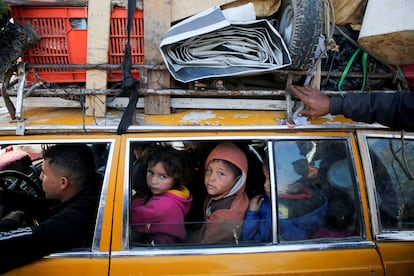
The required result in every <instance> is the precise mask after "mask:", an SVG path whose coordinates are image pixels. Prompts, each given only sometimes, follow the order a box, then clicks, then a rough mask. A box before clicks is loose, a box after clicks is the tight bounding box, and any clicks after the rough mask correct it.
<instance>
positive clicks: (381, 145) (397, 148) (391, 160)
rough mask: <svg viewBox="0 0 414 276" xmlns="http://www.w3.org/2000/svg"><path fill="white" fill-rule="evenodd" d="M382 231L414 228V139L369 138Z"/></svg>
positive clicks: (380, 230)
mask: <svg viewBox="0 0 414 276" xmlns="http://www.w3.org/2000/svg"><path fill="white" fill-rule="evenodd" d="M367 144H368V148H369V155H370V161H371V163H372V170H373V175H374V179H375V191H376V193H375V194H376V204H377V206H378V215H379V218H380V226H379V227H380V229H379V232H380V233H393V232H395V231H407V230H413V229H414V199H413V198H414V140H412V139H396V138H382V137H381V138H377V137H370V138H367Z"/></svg>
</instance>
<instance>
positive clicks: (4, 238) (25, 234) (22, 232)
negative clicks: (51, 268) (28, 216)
mask: <svg viewBox="0 0 414 276" xmlns="http://www.w3.org/2000/svg"><path fill="white" fill-rule="evenodd" d="M0 249H1V250H0V274H3V273H6V272H7V271H10V270H12V269H14V268H17V267H20V266H23V265H26V264H28V263H31V262H33V261H35V260H38V259H41V258H42V257H43V256H45V255H47V254H48V253H49V252H47V251H46V250H45V249H44V248H43V246H42V244H41V243H39V241H38V240H37V239H35V238H34V236H33V231H32V229H31V228H30V227H26V228H18V229H15V230H12V231H7V232H0Z"/></svg>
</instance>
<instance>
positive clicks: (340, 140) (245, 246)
mask: <svg viewBox="0 0 414 276" xmlns="http://www.w3.org/2000/svg"><path fill="white" fill-rule="evenodd" d="M292 133H293V132H290V133H289V134H286V135H279V134H276V133H274V132H269V133H263V132H260V133H255V132H236V131H232V132H231V135H230V134H229V133H227V132H224V133H220V132H215V133H211V134H210V133H206V132H203V133H157V134H156V135H155V134H151V133H145V134H144V133H143V134H139V135H124V137H123V140H122V141H123V145H124V147H123V148H122V149H121V156H124V158H125V160H124V166H123V167H122V166H121V167H120V171H119V174H118V175H119V181H118V183H122V184H123V185H124V187H123V188H122V189H121V187H118V188H117V191H116V196H115V202H116V203H115V209H114V217H113V218H114V227H113V234H112V251H111V270H110V275H259V274H263V275H292V274H298V275H315V274H317V275H351V274H352V275H373V274H375V275H383V268H382V264H381V261H380V258H379V256H378V253H377V252H376V250H375V244H374V242H373V240H372V236H371V234H370V232H369V223H368V220H367V219H368V210H367V208H366V207H367V200H366V193H365V190H364V189H360V188H361V184H362V183H363V182H362V181H363V179H362V172H361V169H360V161H359V158H358V156H357V155H356V153H357V151H356V150H357V148H356V143H355V139H354V138H353V136H352V135H351V134H349V133H340V134H338V133H334V134H333V133H328V134H325V135H321V134H320V133H312V134H304V133H296V134H295V135H292ZM224 141H231V142H233V143H235V144H236V145H238V146H239V147H240V148H242V149H243V150H244V152H245V153H246V156H247V157H248V161H249V173H250V174H251V175H250V179H248V180H247V185H246V189H247V190H246V192H247V193H248V195H249V197H252V196H253V195H255V194H260V193H261V192H262V191H263V180H264V177H263V174H262V166H261V164H262V162H263V158H268V162H269V165H270V168H271V173H270V175H271V177H270V178H271V187H272V196H271V206H272V207H271V208H272V209H271V213H272V215H271V220H270V233H272V234H271V236H270V237H269V238H267V237H266V238H265V239H262V240H259V239H257V240H255V239H246V240H244V238H243V235H242V236H238V235H236V234H235V235H234V240H233V241H231V242H226V243H200V242H188V241H185V242H183V243H175V244H155V243H146V242H142V241H140V240H139V239H137V238H136V236H135V233H134V232H133V231H131V226H132V224H131V221H130V217H131V208H130V205H131V200H132V197H133V196H134V194H135V191H134V190H133V189H134V187H135V186H134V185H133V184H132V179H131V176H132V171H133V170H132V164H133V163H134V157H133V149H134V148H135V147H136V144H139V145H140V146H142V144H146V145H150V144H154V143H156V144H170V145H174V146H175V147H177V148H181V149H183V150H188V151H190V152H191V153H192V154H195V156H196V157H197V158H200V159H198V161H195V162H194V163H193V166H194V168H195V171H197V172H200V173H201V175H202V173H203V169H204V161H205V157H206V153H207V154H208V152H209V151H210V150H211V149H213V148H214V146H215V145H217V144H218V143H221V142H224ZM316 144H318V145H321V147H320V148H319V149H325V151H324V152H319V149H318V150H316V148H315V147H313V145H316ZM298 145H301V146H300V148H302V150H303V152H302V153H301V152H300V150H299V148H298ZM289 150H290V151H289ZM264 151H265V152H267V153H268V155H263V152H264ZM304 151H307V152H306V153H304ZM266 156H267V157H266ZM306 156H309V160H308V159H306V158H307V157H306ZM310 156H313V158H312V157H310ZM331 157H337V160H336V161H339V160H341V159H345V160H346V162H345V169H343V167H341V166H340V165H338V167H339V172H332V176H331V178H333V179H334V178H338V177H336V175H335V174H339V175H341V173H344V170H345V171H347V170H348V174H347V179H348V182H346V183H337V185H338V190H340V193H339V194H340V195H341V196H344V195H346V196H348V195H352V198H351V200H350V201H349V202H350V203H351V204H352V205H353V207H354V208H352V210H353V211H352V212H350V213H349V214H348V213H346V212H344V213H342V214H341V215H340V216H339V217H337V221H339V222H340V221H341V219H342V220H343V221H344V223H343V224H342V226H341V227H339V228H337V229H332V228H330V229H329V227H328V226H329V225H328V224H326V221H325V220H322V221H320V222H319V223H316V224H313V223H310V224H311V227H309V228H311V229H310V230H309V233H308V235H307V236H306V237H305V236H301V237H298V236H296V237H295V236H293V235H292V236H291V237H290V239H284V238H283V237H284V235H282V234H281V231H283V229H282V228H283V227H282V225H286V224H289V223H292V224H294V223H295V222H293V220H292V221H286V220H285V221H283V220H282V215H281V214H284V215H288V212H286V209H289V208H283V206H282V205H283V204H281V203H280V202H279V201H281V198H282V197H279V196H276V195H278V192H279V191H282V190H283V189H282V188H283V186H284V185H285V184H294V183H295V180H297V179H296V178H300V177H299V176H298V172H301V171H302V172H303V171H304V170H307V171H308V172H309V170H310V169H309V168H310V167H313V168H312V169H311V170H312V171H314V172H315V171H324V176H325V178H326V175H327V172H328V170H329V167H330V166H329V165H330V164H331V163H332V164H333V159H332V158H331ZM340 157H342V158H340ZM304 159H306V160H307V161H306V166H305V167H306V168H305V167H303V166H302V165H303V164H304V162H303V161H304ZM322 159H324V162H322ZM325 159H326V160H325ZM193 160H195V159H193ZM341 164H343V163H341ZM308 165H309V166H308ZM321 165H322V167H321ZM323 166H325V167H323ZM341 168H342V170H341ZM294 174H295V175H294ZM314 176H315V174H314ZM248 178H249V177H248ZM321 179H323V178H321ZM290 180H293V182H292V183H289V181H290ZM325 180H326V179H325ZM197 184H198V185H196V187H198V188H199V189H204V184H203V183H202V182H197ZM315 193H316V192H315ZM193 195H194V200H193V207H194V206H198V207H197V208H203V207H202V205H203V204H201V205H200V204H196V198H197V197H198V195H197V194H193ZM302 196H303V197H306V195H299V197H298V198H300V197H302ZM330 196H331V197H330V198H331V199H332V198H334V197H332V195H330ZM341 196H339V197H341ZM321 198H324V196H321ZM342 204H343V203H342ZM284 205H285V206H286V205H289V204H286V202H285V204H284ZM326 205H327V202H326V200H323V201H322V204H321V205H318V208H319V207H321V208H319V209H318V208H316V209H318V210H316V209H315V208H313V209H309V210H307V211H306V214H309V213H312V212H314V213H317V214H319V213H323V212H325V211H326V209H327V206H326ZM200 206H201V207H200ZM302 206H305V205H302ZM333 207H335V208H333V210H331V213H332V214H333V215H332V216H334V215H335V210H338V209H341V208H342V209H344V207H343V205H340V204H339V203H338V205H334V206H333ZM347 207H348V206H347ZM304 209H305V208H304ZM314 210H316V211H314ZM321 210H322V211H321ZM296 211H298V208H296ZM344 211H345V210H344ZM347 214H348V217H347V218H346V219H345V218H342V216H344V217H345V216H346V215H347ZM302 217H303V218H302V220H303V221H307V219H306V218H305V217H306V216H302ZM308 217H312V218H313V216H311V215H309V216H308ZM316 217H317V216H316ZM299 220H300V219H299ZM260 221H261V220H258V221H257V222H260ZM332 222H333V223H335V222H334V218H332V221H331V223H332ZM196 223H200V224H202V223H205V222H203V221H202V220H201V221H198V220H196V221H191V222H187V221H186V227H187V231H191V230H189V229H192V228H191V227H192V226H194V224H196ZM308 224H309V223H308ZM322 226H326V227H322ZM330 226H332V224H331V225H330ZM147 227H148V228H149V227H152V226H151V225H147ZM284 229H286V228H284ZM289 229H292V228H289V227H288V230H289ZM292 232H293V231H292ZM242 233H243V232H242Z"/></svg>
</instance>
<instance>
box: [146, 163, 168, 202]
mask: <svg viewBox="0 0 414 276" xmlns="http://www.w3.org/2000/svg"><path fill="white" fill-rule="evenodd" d="M173 185H174V178H173V177H172V176H169V175H168V174H167V172H166V171H165V169H164V165H163V164H162V163H161V162H158V163H156V164H152V165H149V166H148V168H147V186H148V188H149V189H150V190H151V192H152V194H154V195H160V194H163V193H165V192H167V191H168V190H170V189H171V188H172V187H173Z"/></svg>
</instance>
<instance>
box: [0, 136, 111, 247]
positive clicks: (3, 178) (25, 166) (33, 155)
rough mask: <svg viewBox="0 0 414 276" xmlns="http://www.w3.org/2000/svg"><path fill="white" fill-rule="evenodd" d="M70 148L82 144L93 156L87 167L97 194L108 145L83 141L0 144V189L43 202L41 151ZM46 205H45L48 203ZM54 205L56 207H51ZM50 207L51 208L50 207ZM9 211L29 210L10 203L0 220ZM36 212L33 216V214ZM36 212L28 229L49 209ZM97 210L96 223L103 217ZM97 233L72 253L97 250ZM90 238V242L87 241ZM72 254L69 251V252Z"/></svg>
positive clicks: (0, 210) (1, 208)
mask: <svg viewBox="0 0 414 276" xmlns="http://www.w3.org/2000/svg"><path fill="white" fill-rule="evenodd" d="M61 143H65V144H70V143H80V144H82V143H84V144H86V145H88V146H89V147H90V148H91V150H92V152H93V154H94V161H95V164H90V165H91V167H95V168H96V175H95V176H94V178H93V180H96V181H97V183H96V184H97V185H99V187H98V189H97V190H96V192H101V190H100V189H103V188H102V187H103V183H104V178H105V174H106V173H107V171H106V167H107V163H108V160H109V157H108V155H109V153H110V149H111V145H112V143H111V142H110V141H102V140H100V141H92V140H87V141H86V140H85V141H84V142H82V141H79V140H76V141H70V140H65V141H63V140H53V141H52V140H48V141H41V140H38V141H30V142H24V143H18V142H16V141H2V144H1V145H0V148H1V149H0V189H5V190H11V191H22V192H24V193H27V194H29V195H32V196H34V197H37V198H39V199H40V200H43V199H44V198H45V197H46V195H45V193H44V191H43V187H42V181H41V179H40V175H41V172H42V163H43V157H42V155H43V151H44V150H45V149H47V148H48V147H50V146H53V145H56V144H61ZM48 204H49V203H48ZM55 205H56V204H55ZM52 206H53V205H52ZM11 208H30V206H27V204H24V203H23V202H22V203H19V202H14V203H13V207H11V206H6V205H0V216H3V215H5V214H7V213H8V212H10V211H12V210H15V209H11ZM34 209H36V212H35V211H34ZM37 209H39V210H40V208H33V210H32V211H33V212H32V213H33V214H31V215H30V216H28V217H29V218H30V220H28V221H27V222H26V223H27V225H32V224H33V223H36V224H38V223H39V224H40V223H42V221H44V220H45V219H47V218H48V217H49V216H50V214H49V213H50V212H49V211H50V210H52V208H48V209H44V208H43V209H44V210H42V211H44V212H48V213H47V214H46V213H44V212H41V211H38V210H37ZM98 213H99V211H98V210H97V214H96V219H97V220H100V219H101V218H102V216H103V214H102V213H99V214H98ZM91 224H92V225H95V224H97V223H96V221H92V222H91ZM99 230H100V229H95V230H94V233H91V236H90V237H88V238H87V239H85V242H84V243H83V246H81V248H80V247H77V248H74V250H75V251H76V250H78V249H82V250H85V249H87V250H90V249H91V248H93V247H97V246H99V239H100V234H101V233H100V232H99ZM91 237H93V238H92V240H91ZM72 251H73V250H72Z"/></svg>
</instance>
